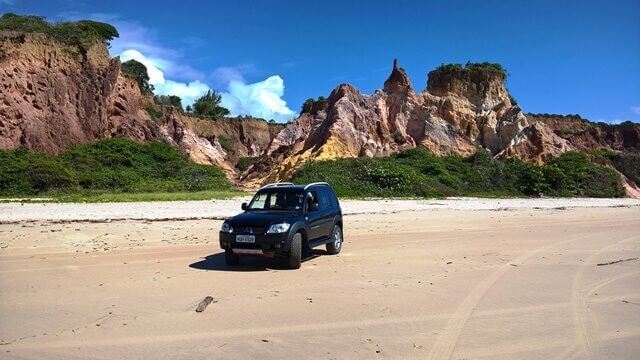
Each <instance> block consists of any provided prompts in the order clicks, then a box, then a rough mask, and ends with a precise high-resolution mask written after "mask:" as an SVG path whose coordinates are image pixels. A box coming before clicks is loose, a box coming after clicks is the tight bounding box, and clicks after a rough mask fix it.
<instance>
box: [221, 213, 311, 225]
mask: <svg viewBox="0 0 640 360" xmlns="http://www.w3.org/2000/svg"><path fill="white" fill-rule="evenodd" d="M300 216H301V215H300V214H296V213H287V212H278V213H273V212H261V211H245V212H243V213H241V214H238V215H236V216H233V217H231V218H229V219H227V223H229V225H231V226H232V227H238V226H259V227H263V226H268V225H271V224H276V223H280V222H293V221H294V220H295V218H297V217H300Z"/></svg>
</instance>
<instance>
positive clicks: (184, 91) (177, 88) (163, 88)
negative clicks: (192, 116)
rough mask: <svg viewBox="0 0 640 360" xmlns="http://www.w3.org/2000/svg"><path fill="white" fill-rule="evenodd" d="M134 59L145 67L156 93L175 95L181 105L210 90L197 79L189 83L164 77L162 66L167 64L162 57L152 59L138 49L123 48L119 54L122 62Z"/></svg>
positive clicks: (191, 102) (189, 102) (191, 101)
mask: <svg viewBox="0 0 640 360" xmlns="http://www.w3.org/2000/svg"><path fill="white" fill-rule="evenodd" d="M131 59H135V60H137V61H139V62H141V63H142V64H143V65H144V66H146V67H147V73H148V74H149V84H151V85H153V87H154V91H153V92H154V93H155V94H156V95H176V96H179V97H180V98H181V99H182V104H183V105H185V106H186V105H188V104H193V102H194V101H196V99H198V98H199V97H201V96H202V95H204V94H205V93H206V92H207V91H209V90H210V88H209V86H208V85H207V84H204V83H202V82H200V81H199V80H195V81H191V82H189V83H184V82H178V81H174V80H168V79H165V77H164V71H163V67H164V66H167V65H166V62H164V61H163V60H162V59H154V58H149V57H146V56H144V55H143V54H142V53H141V52H140V51H138V50H133V49H129V50H125V51H123V52H122V53H121V54H120V60H121V61H122V62H125V61H128V60H131Z"/></svg>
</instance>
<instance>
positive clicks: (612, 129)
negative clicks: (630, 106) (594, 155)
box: [527, 114, 640, 151]
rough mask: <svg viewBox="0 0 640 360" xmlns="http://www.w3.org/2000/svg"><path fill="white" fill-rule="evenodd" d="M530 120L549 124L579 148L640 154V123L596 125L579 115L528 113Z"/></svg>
mask: <svg viewBox="0 0 640 360" xmlns="http://www.w3.org/2000/svg"><path fill="white" fill-rule="evenodd" d="M527 118H528V119H529V121H531V122H538V123H541V124H544V125H546V126H547V127H548V128H549V129H551V131H553V132H554V133H555V134H556V135H558V136H559V137H561V138H563V139H565V140H566V141H567V142H569V143H570V144H571V145H572V146H573V147H575V148H576V149H580V150H594V149H601V148H607V149H612V150H619V151H622V150H635V151H640V124H637V123H632V122H625V123H622V124H615V125H613V124H605V123H594V122H591V121H588V120H586V119H583V118H581V117H580V116H578V115H569V116H561V115H550V114H528V115H527Z"/></svg>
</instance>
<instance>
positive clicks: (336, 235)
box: [327, 225, 344, 255]
mask: <svg viewBox="0 0 640 360" xmlns="http://www.w3.org/2000/svg"><path fill="white" fill-rule="evenodd" d="M331 238H332V239H333V241H332V242H330V243H327V253H328V254H329V255H336V254H339V253H340V250H342V242H343V240H344V238H343V237H342V228H341V227H340V226H339V225H334V226H333V231H331Z"/></svg>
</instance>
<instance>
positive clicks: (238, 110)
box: [120, 49, 296, 121]
mask: <svg viewBox="0 0 640 360" xmlns="http://www.w3.org/2000/svg"><path fill="white" fill-rule="evenodd" d="M131 59H135V60H137V61H139V62H141V63H142V64H143V65H144V66H146V67H147V73H148V74H149V83H150V84H151V85H153V86H154V93H155V94H156V95H176V96H179V97H180V98H181V99H182V104H183V105H185V106H186V105H189V104H193V103H194V102H195V101H196V100H197V99H198V98H199V97H201V96H202V95H204V94H205V93H206V92H207V91H209V90H211V88H210V87H209V86H208V85H207V84H205V83H203V82H200V81H199V80H195V81H191V82H188V83H187V82H178V81H174V80H170V79H166V78H165V74H164V68H165V67H166V66H168V64H167V62H165V61H163V60H162V59H158V58H152V57H147V56H145V55H144V54H142V52H140V51H138V50H135V49H128V50H124V51H123V52H122V53H121V54H120V60H121V61H122V62H125V61H128V60H131ZM222 69H227V70H225V71H220V72H219V74H220V76H222V74H224V75H225V76H227V80H228V86H227V88H228V90H227V92H222V93H221V95H222V106H224V107H226V108H227V109H229V111H230V112H231V116H237V115H251V116H255V117H261V118H265V119H274V120H277V121H287V120H290V119H291V118H293V117H294V116H295V115H296V113H295V112H294V111H293V110H291V109H289V107H287V103H286V101H284V100H283V99H282V96H283V95H284V80H282V78H281V77H280V76H278V75H274V76H270V77H269V78H267V79H265V80H263V81H259V82H257V83H253V84H246V83H245V81H244V79H243V77H242V74H241V73H240V72H239V71H235V70H234V71H232V69H234V68H231V67H229V68H222ZM218 70H220V69H218Z"/></svg>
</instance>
